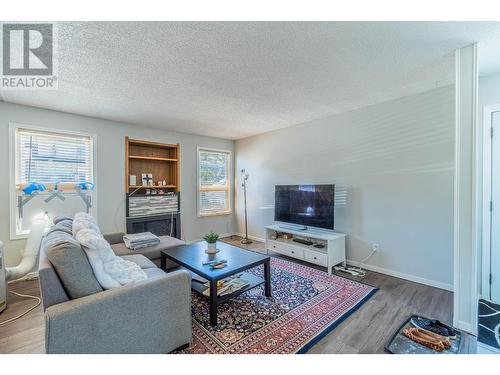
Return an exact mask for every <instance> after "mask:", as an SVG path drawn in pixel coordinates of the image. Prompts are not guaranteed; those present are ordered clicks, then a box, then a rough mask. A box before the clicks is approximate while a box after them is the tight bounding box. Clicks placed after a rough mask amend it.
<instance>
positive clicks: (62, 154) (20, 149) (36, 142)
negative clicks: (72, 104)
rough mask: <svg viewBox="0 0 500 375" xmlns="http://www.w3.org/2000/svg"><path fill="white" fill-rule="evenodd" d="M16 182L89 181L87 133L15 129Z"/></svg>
mask: <svg viewBox="0 0 500 375" xmlns="http://www.w3.org/2000/svg"><path fill="white" fill-rule="evenodd" d="M16 142H17V145H16V146H17V150H16V151H17V161H18V163H17V167H16V173H17V176H16V183H17V184H20V185H23V184H28V183H30V182H38V183H44V184H52V183H56V182H60V183H79V182H87V181H88V182H92V179H93V175H92V173H93V171H92V139H91V137H89V136H80V135H71V134H59V133H51V132H45V131H37V130H36V131H35V130H31V129H17V137H16Z"/></svg>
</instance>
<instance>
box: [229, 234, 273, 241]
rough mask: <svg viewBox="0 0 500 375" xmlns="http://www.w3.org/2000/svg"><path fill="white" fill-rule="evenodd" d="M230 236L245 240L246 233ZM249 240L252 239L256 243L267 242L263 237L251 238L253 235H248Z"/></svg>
mask: <svg viewBox="0 0 500 375" xmlns="http://www.w3.org/2000/svg"><path fill="white" fill-rule="evenodd" d="M230 235H233V236H240V237H243V238H245V233H236V232H235V233H232V234H230ZM248 238H249V239H251V240H254V241H259V242H266V239H265V238H261V237H257V236H251V235H248Z"/></svg>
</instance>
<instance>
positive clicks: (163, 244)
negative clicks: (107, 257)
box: [111, 236, 186, 259]
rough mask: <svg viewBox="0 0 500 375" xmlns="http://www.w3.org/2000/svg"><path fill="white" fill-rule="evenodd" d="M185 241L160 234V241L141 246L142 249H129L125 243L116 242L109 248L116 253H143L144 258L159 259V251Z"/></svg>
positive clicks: (121, 254) (183, 243)
mask: <svg viewBox="0 0 500 375" xmlns="http://www.w3.org/2000/svg"><path fill="white" fill-rule="evenodd" d="M185 244H186V243H185V242H184V241H181V240H179V239H177V238H175V237H170V236H160V243H159V244H158V245H155V246H150V247H143V248H142V249H137V250H131V249H129V248H127V247H126V246H125V244H124V243H123V242H122V243H117V244H114V245H111V248H112V249H113V251H114V252H115V254H116V255H120V256H123V255H132V254H141V255H144V256H145V257H146V258H149V259H159V258H160V252H161V251H162V250H165V249H170V248H172V247H176V246H180V245H185Z"/></svg>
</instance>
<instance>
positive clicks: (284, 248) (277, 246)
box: [267, 241, 304, 259]
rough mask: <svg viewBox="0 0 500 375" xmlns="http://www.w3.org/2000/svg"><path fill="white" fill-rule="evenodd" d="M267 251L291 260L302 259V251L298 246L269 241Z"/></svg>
mask: <svg viewBox="0 0 500 375" xmlns="http://www.w3.org/2000/svg"><path fill="white" fill-rule="evenodd" d="M267 248H268V250H271V251H274V252H276V253H280V254H283V255H286V256H289V257H292V258H297V259H304V250H302V249H301V248H300V247H298V246H293V245H287V244H283V243H280V242H278V241H269V243H268V247H267Z"/></svg>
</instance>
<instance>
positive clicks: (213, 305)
mask: <svg viewBox="0 0 500 375" xmlns="http://www.w3.org/2000/svg"><path fill="white" fill-rule="evenodd" d="M210 325H211V326H216V325H217V281H210Z"/></svg>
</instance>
